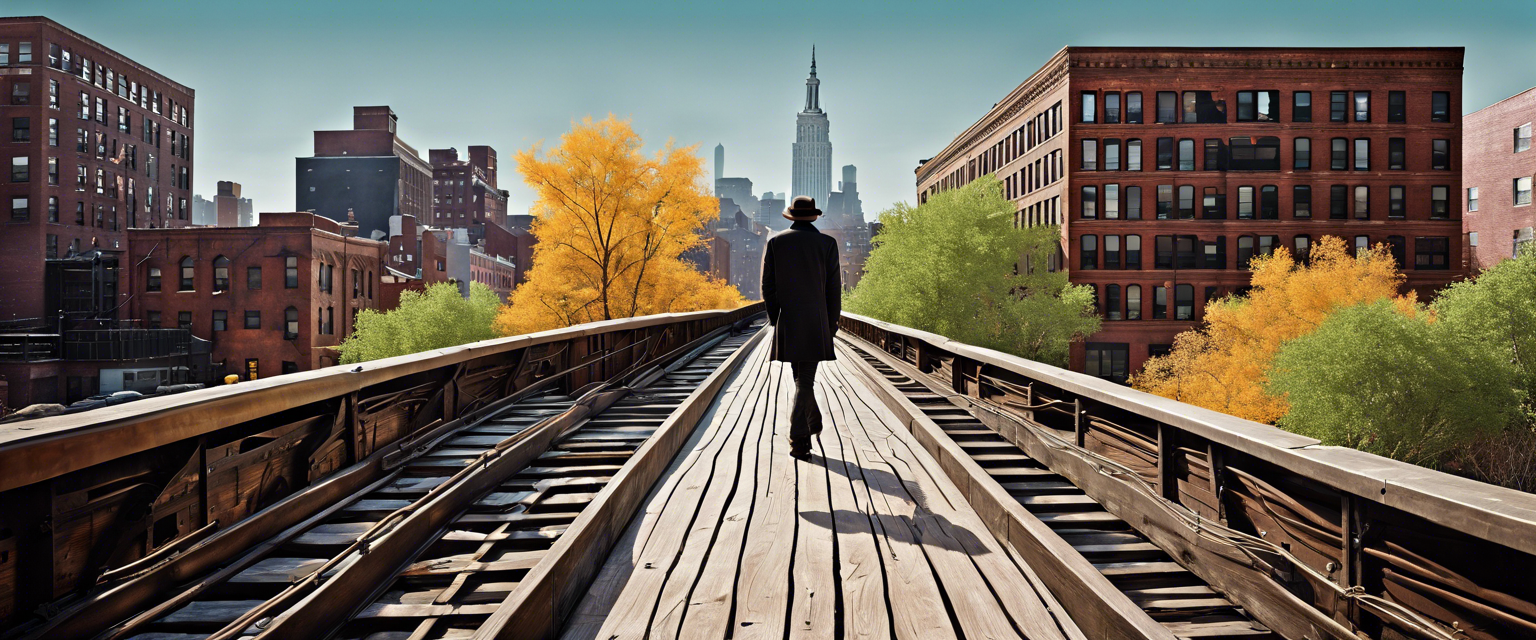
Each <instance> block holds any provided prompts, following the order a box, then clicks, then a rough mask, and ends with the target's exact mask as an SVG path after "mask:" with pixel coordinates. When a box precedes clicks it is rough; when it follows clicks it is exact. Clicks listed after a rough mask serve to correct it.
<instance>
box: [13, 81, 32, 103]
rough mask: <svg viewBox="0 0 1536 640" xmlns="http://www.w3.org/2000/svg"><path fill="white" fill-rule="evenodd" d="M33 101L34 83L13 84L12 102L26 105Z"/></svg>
mask: <svg viewBox="0 0 1536 640" xmlns="http://www.w3.org/2000/svg"><path fill="white" fill-rule="evenodd" d="M30 102H32V83H30V82H17V83H16V84H13V85H11V104H14V105H24V104H28V103H30Z"/></svg>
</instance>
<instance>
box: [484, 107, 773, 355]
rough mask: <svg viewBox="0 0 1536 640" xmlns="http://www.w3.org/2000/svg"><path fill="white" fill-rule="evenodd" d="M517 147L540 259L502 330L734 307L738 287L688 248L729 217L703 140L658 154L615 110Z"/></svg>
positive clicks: (504, 316)
mask: <svg viewBox="0 0 1536 640" xmlns="http://www.w3.org/2000/svg"><path fill="white" fill-rule="evenodd" d="M540 146H541V145H537V144H536V145H534V146H533V148H531V149H529V150H527V151H520V152H518V153H517V155H516V160H517V170H518V172H519V173H521V174H522V176H523V181H524V182H526V183H527V184H528V186H530V187H532V188H533V189H534V191H535V192H536V193H537V194H538V200H537V202H535V204H534V206H533V213H534V215H535V219H534V222H533V235H534V236H535V237H536V238H537V242H536V243H535V244H534V248H533V265H532V268H531V269H530V270H529V272H528V278H527V280H526V281H525V282H524V283H523V284H521V285H519V286H518V287H517V289H516V290H514V291H513V293H512V299H511V302H510V304H508V305H507V306H506V307H504V308H503V309H502V311H501V313H500V315H499V316H497V318H496V329H497V331H499V332H501V333H502V334H503V335H516V334H521V333H528V332H532V331H543V330H546V329H555V328H560V327H567V326H570V325H573V324H580V323H583V322H593V321H598V320H611V319H613V318H628V317H632V316H641V315H649V314H653V313H668V312H681V311H698V310H703V309H726V308H735V307H739V306H741V305H742V304H743V303H744V302H745V301H744V300H743V299H742V297H741V293H740V292H738V291H737V290H736V288H735V287H733V286H731V285H729V284H727V283H725V282H723V281H720V280H716V279H711V278H709V277H708V276H706V275H705V274H702V273H700V272H699V271H698V270H697V269H695V268H693V266H692V265H690V264H689V263H687V262H684V261H683V260H682V259H681V258H680V256H681V255H682V253H683V252H684V251H687V250H688V249H690V248H693V247H695V246H698V245H699V244H700V243H701V242H702V239H701V238H700V236H699V230H700V229H702V228H704V225H705V224H707V223H709V222H710V221H712V220H714V219H716V218H718V217H719V204H718V201H716V200H715V199H714V198H713V197H712V196H711V195H710V192H709V189H708V188H706V187H705V186H704V162H703V159H701V158H700V157H699V156H698V155H697V153H695V152H696V150H697V149H696V147H682V148H678V147H675V146H673V144H672V143H671V142H670V141H669V142H668V143H667V145H666V147H665V148H663V149H661V150H660V151H658V152H657V153H656V155H655V156H654V157H647V156H646V155H644V154H643V153H642V152H641V140H640V136H638V135H636V134H635V131H634V129H633V128H631V127H630V124H629V122H628V121H622V120H617V119H615V118H614V117H613V116H612V115H610V116H608V118H607V119H605V120H602V121H600V122H594V121H593V120H592V119H591V118H586V119H585V120H583V121H582V122H580V123H578V124H575V125H574V126H573V127H572V129H571V131H570V133H567V134H565V135H563V136H561V138H560V145H559V146H557V147H554V148H551V149H548V150H547V151H543V152H542V153H541V148H540Z"/></svg>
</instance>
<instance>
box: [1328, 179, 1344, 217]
mask: <svg viewBox="0 0 1536 640" xmlns="http://www.w3.org/2000/svg"><path fill="white" fill-rule="evenodd" d="M1347 200H1349V187H1348V186H1346V185H1342V184H1336V185H1333V186H1330V187H1328V218H1329V219H1330V220H1344V219H1346V218H1348V217H1349V214H1348V213H1347V212H1346V211H1345V210H1344V208H1345V207H1346V206H1347V205H1346V201H1347Z"/></svg>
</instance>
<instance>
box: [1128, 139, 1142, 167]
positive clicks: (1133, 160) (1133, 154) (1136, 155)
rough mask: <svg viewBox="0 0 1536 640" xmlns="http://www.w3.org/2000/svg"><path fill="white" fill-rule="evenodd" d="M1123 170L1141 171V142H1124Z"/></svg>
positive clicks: (1133, 140)
mask: <svg viewBox="0 0 1536 640" xmlns="http://www.w3.org/2000/svg"><path fill="white" fill-rule="evenodd" d="M1125 170H1126V171H1141V140H1137V139H1135V138H1132V139H1130V140H1126V141H1125Z"/></svg>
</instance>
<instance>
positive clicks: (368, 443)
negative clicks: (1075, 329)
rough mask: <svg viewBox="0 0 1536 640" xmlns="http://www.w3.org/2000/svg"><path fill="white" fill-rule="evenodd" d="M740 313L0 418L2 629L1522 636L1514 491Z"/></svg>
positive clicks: (1321, 638)
mask: <svg viewBox="0 0 1536 640" xmlns="http://www.w3.org/2000/svg"><path fill="white" fill-rule="evenodd" d="M841 326H842V331H841V332H840V333H839V337H838V344H837V351H838V359H837V361H836V362H829V363H824V364H823V365H822V370H821V375H820V376H819V378H818V382H817V388H816V392H817V394H818V397H819V400H820V404H821V407H822V411H823V422H824V423H825V424H826V425H827V427H826V429H825V430H824V431H823V432H822V433H821V434H820V435H819V436H818V437H817V438H816V442H815V444H814V448H813V456H812V457H811V459H810V460H805V461H801V460H795V459H794V458H791V457H790V456H789V455H788V440H787V436H788V433H787V431H788V414H789V411H788V409H789V404H790V402H789V398H790V397H791V394H792V392H793V385H792V383H791V382H790V380H789V372H788V371H787V370H786V369H785V368H784V367H782V366H781V365H780V364H778V363H772V362H770V361H769V359H768V356H767V348H766V345H767V344H768V338H767V336H768V334H769V333H770V332H771V331H772V329H771V328H769V327H766V326H765V325H764V323H763V313H762V308H761V306H760V305H753V306H748V307H745V308H742V309H737V310H733V311H711V312H700V313H689V314H676V315H661V316H650V317H644V318H633V319H626V320H617V321H610V322H602V323H595V324H589V325H581V326H576V327H570V328H568V329H563V330H558V331H549V332H543V333H537V334H531V335H525V336H518V337H512V338H505V339H499V340H491V341H486V342H481V343H475V344H470V345H464V346H461V347H454V348H449V349H442V350H438V351H432V352H427V353H420V354H415V355H410V356H403V357H398V358H391V359H387V360H380V361H375V362H368V363H365V364H362V365H360V366H340V367H332V368H328V369H323V370H318V371H311V372H306V373H300V374H293V375H286V376H281V377H277V378H272V379H268V380H261V381H255V382H248V383H241V384H238V385H231V386H226V387H220V388H214V389H206V390H201V391H196V392H192V393H187V394H181V395H176V396H169V397H165V398H157V399H151V400H146V401H141V402H137V403H132V404H127V405H120V406H116V407H110V408H105V409H101V410H97V411H91V412H86V413H81V414H73V415H65V416H57V417H52V418H44V419H39V420H34V421H29V422H23V423H16V424H12V425H5V426H4V427H3V431H0V636H3V637H6V638H100V639H138V640H190V639H193V638H214V639H231V638H262V639H269V638H270V639H286V638H346V639H359V640H361V639H367V640H417V639H430V638H475V639H486V640H488V639H491V638H538V639H543V638H551V639H552V638H568V639H572V640H578V639H579V640H587V639H594V638H601V639H605V640H608V639H621V638H623V639H627V638H662V637H667V638H670V637H681V638H727V637H730V638H845V637H846V638H853V637H858V638H902V639H905V638H914V639H915V638H922V639H929V638H955V639H962V638H963V639H967V640H975V639H981V638H1029V639H1031V640H1035V639H1052V640H1056V639H1060V640H1079V639H1087V640H1100V639H1111V640H1117V639H1129V638H1155V639H1159V640H1171V639H1173V638H1216V639H1221V638H1231V639H1272V638H1286V639H1290V640H1300V639H1303V638H1305V639H1312V640H1350V639H1356V638H1386V639H1399V638H1412V639H1423V640H1445V639H1448V638H1470V639H1476V640H1486V639H1493V638H1501V639H1502V638H1530V637H1536V604H1533V602H1536V555H1533V554H1536V496H1532V495H1529V494H1524V493H1519V492H1515V491H1510V490H1506V489H1501V488H1497V487H1492V486H1488V485H1484V484H1480V483H1477V482H1473V481H1470V480H1466V479H1463V478H1458V477H1454V476H1450V475H1446V474H1443V473H1438V472H1435V471H1430V470H1425V469H1421V468H1418V467H1414V466H1411V465H1406V464H1401V463H1398V462H1394V461H1391V460H1386V459H1383V458H1379V457H1376V456H1372V455H1369V454H1364V453H1360V452H1357V451H1353V450H1348V449H1340V448H1336V447H1328V446H1322V445H1321V444H1320V443H1319V442H1317V441H1316V440H1312V439H1309V438H1305V437H1302V436H1299V435H1295V434H1291V433H1287V432H1284V431H1280V430H1278V429H1275V428H1273V427H1270V426H1266V425H1262V424H1256V423H1253V422H1248V421H1244V420H1240V419H1237V418H1233V417H1231V416H1226V415H1222V414H1218V413H1214V412H1211V411H1207V410H1204V409H1200V408H1196V407H1192V406H1189V405H1185V404H1181V403H1179V402H1175V401H1172V400H1168V399H1165V398H1160V397H1155V396H1150V395H1147V394H1144V393H1140V392H1137V391H1134V390H1131V389H1128V388H1125V387H1121V386H1117V385H1114V384H1110V383H1107V382H1104V381H1100V380H1098V379H1095V378H1091V377H1088V376H1084V375H1081V374H1076V373H1072V372H1068V371H1064V370H1061V369H1057V368H1054V367H1050V366H1046V365H1042V364H1039V363H1036V362H1030V361H1027V360H1023V359H1020V358H1016V357H1012V356H1008V355H1005V354H1002V353H997V352H994V351H989V350H986V349H981V348H977V347H972V346H969V345H964V344H959V343H956V342H952V341H949V340H946V339H944V338H942V337H940V336H936V335H932V334H928V333H924V332H921V331H916V330H912V329H909V328H905V327H900V326H895V325H890V324H887V323H883V322H879V321H876V320H872V319H869V318H864V317H860V316H856V315H848V314H845V315H844V316H843V318H842V320H841Z"/></svg>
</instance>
